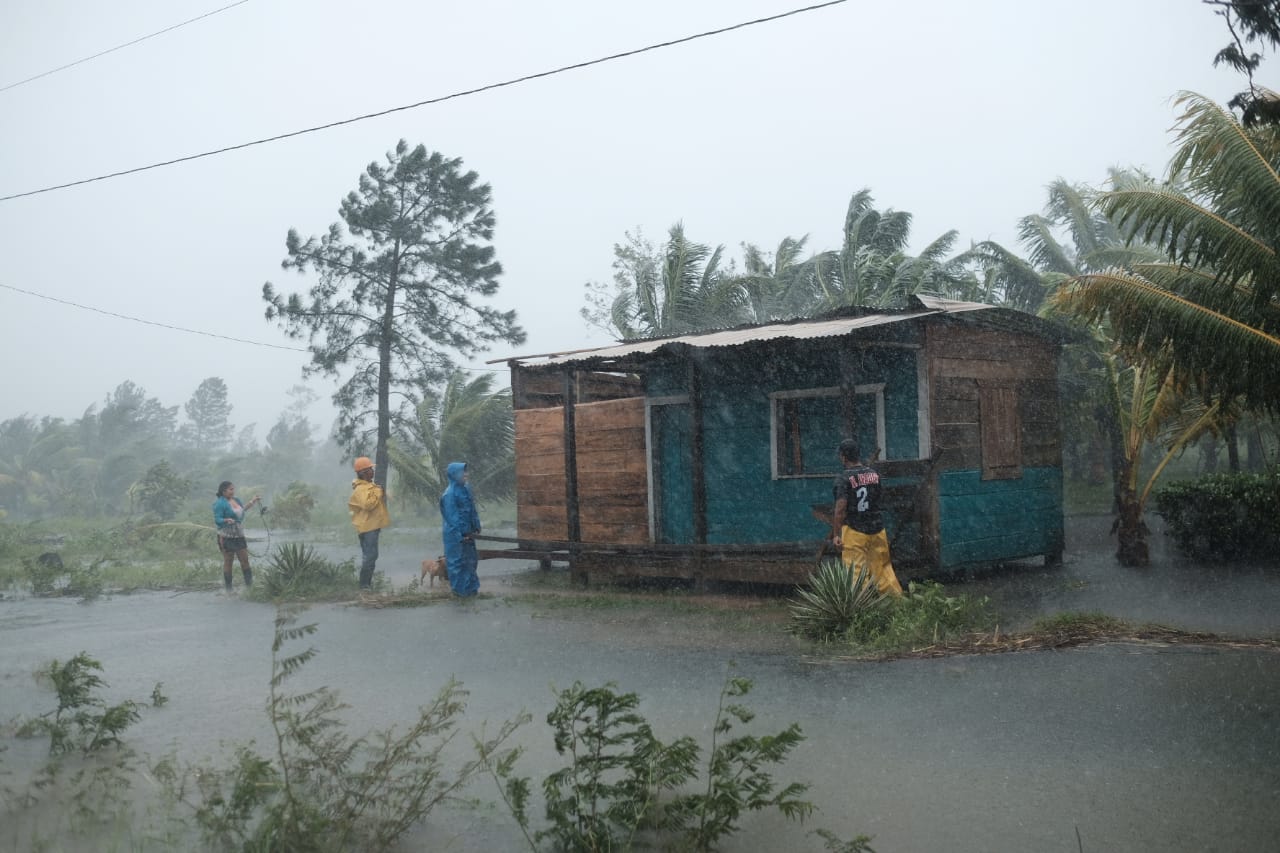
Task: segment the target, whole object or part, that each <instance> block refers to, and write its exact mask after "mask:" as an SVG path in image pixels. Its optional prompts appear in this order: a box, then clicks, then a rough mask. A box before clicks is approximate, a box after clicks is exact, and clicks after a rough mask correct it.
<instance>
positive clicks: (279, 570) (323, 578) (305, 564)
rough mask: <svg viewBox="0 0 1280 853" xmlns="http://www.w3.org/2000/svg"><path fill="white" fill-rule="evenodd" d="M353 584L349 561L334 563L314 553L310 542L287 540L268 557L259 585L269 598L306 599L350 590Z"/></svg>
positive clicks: (353, 579) (353, 574)
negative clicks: (269, 559) (268, 560)
mask: <svg viewBox="0 0 1280 853" xmlns="http://www.w3.org/2000/svg"><path fill="white" fill-rule="evenodd" d="M354 583H355V573H354V568H353V564H352V563H351V562H350V561H347V562H344V563H334V562H333V561H332V560H326V559H325V558H324V557H321V556H320V555H319V554H317V553H316V551H315V549H314V548H312V547H311V546H310V545H304V544H302V543H301V542H286V543H284V544H283V545H281V546H280V547H279V548H277V549H276V552H275V553H274V554H273V555H272V556H271V562H270V563H269V564H268V565H267V570H266V571H265V572H263V573H262V581H261V587H262V589H263V591H264V592H265V593H266V594H267V596H268V597H270V598H272V599H280V598H305V597H309V596H315V595H320V594H324V593H327V592H331V591H333V590H335V589H350V588H351V587H352V585H353V584H354Z"/></svg>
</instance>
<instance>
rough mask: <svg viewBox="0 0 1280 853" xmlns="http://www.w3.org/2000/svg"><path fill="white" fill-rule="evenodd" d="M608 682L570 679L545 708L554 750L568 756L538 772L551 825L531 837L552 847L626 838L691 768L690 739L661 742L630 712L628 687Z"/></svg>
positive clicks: (615, 844) (595, 845) (585, 846)
mask: <svg viewBox="0 0 1280 853" xmlns="http://www.w3.org/2000/svg"><path fill="white" fill-rule="evenodd" d="M612 687H613V685H611V684H609V685H605V686H604V687H600V688H594V689H587V688H585V687H583V685H582V684H581V683H580V682H579V683H575V684H574V685H573V687H571V688H569V689H568V690H564V691H562V692H561V693H560V695H559V697H558V700H557V702H556V707H555V709H554V710H553V711H552V712H551V713H550V714H548V715H547V723H548V724H549V725H550V726H551V728H552V731H553V732H554V736H555V748H556V753H557V754H559V755H566V754H567V755H568V756H569V759H570V763H569V765H568V766H566V767H563V768H561V769H560V770H557V771H555V772H554V773H552V774H551V775H549V776H548V777H547V778H546V779H545V780H543V783H542V790H543V794H544V796H545V798H546V814H547V818H548V819H549V820H550V821H551V826H550V828H548V829H545V830H542V831H540V832H538V833H537V835H536V836H535V838H536V839H537V840H539V841H541V840H542V839H544V838H550V839H552V840H553V841H554V842H555V844H556V847H557V849H562V850H613V849H625V848H627V847H629V846H631V841H632V839H633V837H634V835H635V833H636V832H637V830H638V829H640V827H641V826H642V825H643V824H644V823H645V822H646V821H647V820H648V819H649V818H650V816H651V813H652V811H653V809H654V807H655V806H656V804H657V797H658V794H659V793H660V792H661V791H663V790H667V789H669V788H671V787H674V786H677V785H680V784H682V783H684V782H685V781H687V780H688V779H690V778H691V777H692V776H693V774H694V772H695V771H694V761H695V760H696V757H697V746H696V744H695V743H694V742H693V739H692V738H688V737H684V738H680V739H678V740H677V741H676V742H675V743H673V744H671V745H670V746H667V745H664V744H663V743H662V742H661V741H659V740H658V739H657V737H655V736H654V734H653V731H652V729H651V728H650V727H649V724H648V723H647V722H646V721H645V719H644V718H643V717H642V716H640V715H639V714H638V713H636V710H635V709H636V708H637V706H638V705H639V704H640V700H639V698H638V697H637V696H636V695H635V694H634V693H626V694H622V695H618V694H617V693H615V692H613V690H612Z"/></svg>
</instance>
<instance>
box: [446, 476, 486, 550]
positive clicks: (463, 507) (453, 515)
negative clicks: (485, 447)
mask: <svg viewBox="0 0 1280 853" xmlns="http://www.w3.org/2000/svg"><path fill="white" fill-rule="evenodd" d="M466 470H467V463H465V462H450V463H449V467H448V468H447V469H446V471H447V472H448V474H449V487H448V488H447V489H445V490H444V494H442V495H441V496H440V517H441V519H442V520H443V525H444V527H443V530H442V533H443V535H444V544H445V545H446V546H448V545H449V544H450V543H451V542H460V541H462V537H463V536H468V535H470V534H472V533H479V532H480V513H478V512H477V511H476V502H475V498H474V497H473V496H472V494H471V487H470V486H469V485H467V484H466V483H464V482H462V475H463V473H464V472H465V471H466Z"/></svg>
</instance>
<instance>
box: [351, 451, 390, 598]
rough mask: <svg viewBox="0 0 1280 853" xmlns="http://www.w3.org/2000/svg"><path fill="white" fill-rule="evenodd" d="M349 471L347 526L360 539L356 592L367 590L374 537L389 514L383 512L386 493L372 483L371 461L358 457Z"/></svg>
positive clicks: (370, 581) (374, 557) (375, 550)
mask: <svg viewBox="0 0 1280 853" xmlns="http://www.w3.org/2000/svg"><path fill="white" fill-rule="evenodd" d="M352 467H353V468H355V470H356V479H355V480H353V481H352V483H351V497H350V498H349V499H348V500H347V509H349V510H351V523H352V524H354V525H355V528H356V535H357V536H358V537H359V539H360V588H361V589H370V588H371V587H372V586H373V568H374V565H375V564H376V563H377V562H378V534H379V533H381V532H382V528H384V527H387V526H389V525H390V524H391V513H389V512H387V493H386V491H385V490H383V488H382V486H379V485H378V484H377V483H375V482H374V481H373V460H372V459H370V458H369V457H368V456H360V457H357V458H356V461H355V462H354V463H353V464H352Z"/></svg>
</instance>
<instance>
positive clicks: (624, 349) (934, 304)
mask: <svg viewBox="0 0 1280 853" xmlns="http://www.w3.org/2000/svg"><path fill="white" fill-rule="evenodd" d="M1007 310H1008V309H1000V308H996V307H995V306H993V305H983V304H981V303H978V302H957V301H955V300H953V299H940V298H937V297H933V296H913V297H911V307H909V308H907V309H903V310H897V311H885V312H883V313H869V314H862V315H859V316H855V317H837V318H833V319H825V320H797V321H793V322H787V323H770V324H768V325H764V326H744V327H741V328H737V329H724V330H721V331H712V332H696V333H693V334H688V335H678V336H676V337H670V338H650V339H648V340H643V341H630V342H627V343H619V344H616V345H613V346H607V347H600V348H599V349H587V350H575V351H573V352H563V353H546V354H542V355H526V356H513V357H512V358H510V359H502V360H503V361H512V362H518V363H528V362H531V361H533V360H535V359H537V360H539V363H540V364H544V365H559V364H570V363H577V362H584V361H587V362H595V363H599V362H602V361H604V362H608V361H615V360H618V359H625V358H627V357H629V356H636V355H648V354H650V353H654V352H657V351H658V350H659V349H661V348H662V347H665V346H670V345H672V344H676V345H679V344H683V345H686V346H691V347H699V348H704V347H730V346H737V345H738V344H744V343H750V342H754V341H770V340H777V339H780V338H792V339H795V340H806V339H813V338H832V337H839V336H842V335H847V334H849V333H850V332H853V331H855V330H857V329H865V328H870V327H872V326H882V325H885V324H888V323H900V322H903V321H904V320H915V319H918V318H920V317H927V316H930V315H934V314H962V313H967V312H971V311H996V312H1001V311H1007ZM1029 319H1031V320H1036V319H1037V318H1034V317H1030V318H1029Z"/></svg>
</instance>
